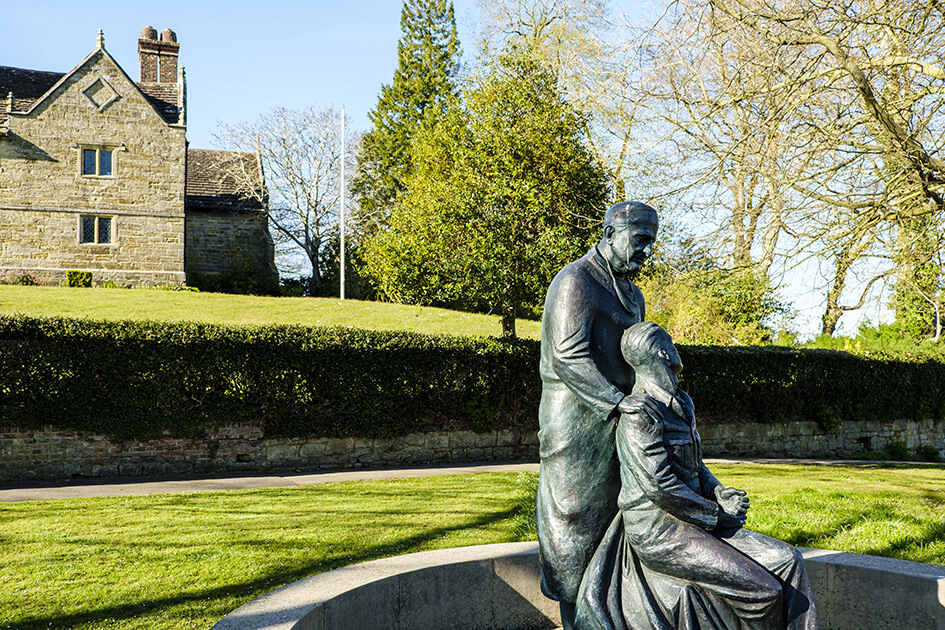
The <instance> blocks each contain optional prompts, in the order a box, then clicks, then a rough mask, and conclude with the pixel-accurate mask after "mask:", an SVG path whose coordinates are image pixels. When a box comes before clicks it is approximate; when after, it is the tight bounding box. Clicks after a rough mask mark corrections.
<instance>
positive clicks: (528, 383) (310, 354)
mask: <svg viewBox="0 0 945 630" xmlns="http://www.w3.org/2000/svg"><path fill="white" fill-rule="evenodd" d="M680 354H681V356H682V359H683V363H684V364H685V370H684V372H683V387H684V388H686V389H687V390H688V391H689V393H690V394H691V395H692V397H693V399H694V400H695V403H696V411H697V415H698V417H699V419H700V420H699V421H700V422H701V423H716V422H782V421H789V420H816V421H818V422H820V423H821V424H822V425H823V426H824V427H825V428H830V427H833V426H835V425H837V424H838V423H840V422H843V421H846V420H855V419H873V420H883V421H892V420H896V419H902V418H916V419H923V418H942V417H943V415H945V365H943V364H941V363H936V362H916V363H902V362H896V361H884V360H870V359H863V358H858V357H854V356H852V355H848V354H845V353H842V352H836V351H829V350H791V349H784V348H773V347H749V348H732V347H717V346H682V347H680ZM538 358H539V347H538V342H536V341H531V340H520V341H517V342H507V341H501V340H498V339H487V338H465V337H451V336H438V335H436V336H435V335H421V334H416V333H407V332H378V331H368V330H359V329H348V328H308V327H301V326H267V327H255V328H231V327H224V326H215V325H208V324H192V323H159V322H102V321H91V320H73V319H61V318H27V317H22V316H13V317H10V316H3V317H0V425H3V426H15V427H19V428H22V429H30V428H40V427H42V426H45V425H56V426H58V427H60V428H73V429H79V430H86V431H91V432H95V433H99V434H103V435H107V436H109V437H112V438H114V439H119V440H131V439H145V438H151V437H157V436H160V435H165V434H169V435H173V436H175V437H200V436H203V435H206V433H207V431H208V430H209V429H211V428H213V427H218V426H223V425H227V424H233V423H255V424H258V425H260V426H261V427H262V428H263V431H264V434H265V435H266V436H267V437H294V436H314V437H348V436H357V437H393V436H398V435H405V434H408V433H415V432H424V431H448V430H460V429H465V430H474V431H488V430H495V429H531V430H533V429H536V428H537V418H538V403H539V400H540V397H541V383H540V379H539V377H538Z"/></svg>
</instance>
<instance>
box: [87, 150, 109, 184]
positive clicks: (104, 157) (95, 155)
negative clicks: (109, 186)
mask: <svg viewBox="0 0 945 630" xmlns="http://www.w3.org/2000/svg"><path fill="white" fill-rule="evenodd" d="M82 174H83V175H95V176H99V177H108V176H111V174H112V150H111V149H82Z"/></svg>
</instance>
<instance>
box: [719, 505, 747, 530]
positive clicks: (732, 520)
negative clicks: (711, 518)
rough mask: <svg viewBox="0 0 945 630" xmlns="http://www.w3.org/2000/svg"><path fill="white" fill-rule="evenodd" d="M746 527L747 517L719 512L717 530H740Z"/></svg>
mask: <svg viewBox="0 0 945 630" xmlns="http://www.w3.org/2000/svg"><path fill="white" fill-rule="evenodd" d="M744 525H745V516H744V515H742V516H734V515H732V514H729V513H728V512H722V511H721V510H720V511H719V517H718V520H717V521H716V523H715V529H717V530H718V529H739V528H741V527H743V526H744Z"/></svg>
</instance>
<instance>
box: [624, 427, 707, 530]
mask: <svg viewBox="0 0 945 630" xmlns="http://www.w3.org/2000/svg"><path fill="white" fill-rule="evenodd" d="M662 432H663V431H662V423H660V422H652V421H650V420H649V419H648V418H647V417H646V416H645V415H644V414H638V413H634V414H625V415H622V416H621V417H620V421H619V423H618V425H617V454H618V455H619V457H620V466H621V468H622V469H624V470H628V471H629V472H630V474H631V475H632V477H633V479H634V480H635V481H636V482H637V484H638V485H639V487H640V488H641V490H642V491H643V493H644V494H645V495H646V496H647V498H649V499H650V500H651V501H652V502H653V503H654V504H656V505H657V506H658V507H660V508H662V509H663V510H665V511H666V512H668V513H669V514H671V515H672V516H675V517H676V518H678V519H679V520H681V521H685V522H687V523H692V524H693V525H698V526H699V527H702V528H703V529H706V530H713V529H715V527H716V525H717V523H718V515H719V506H718V504H717V503H716V502H715V501H714V500H709V499H707V498H705V497H703V496H700V495H699V494H697V493H696V492H693V491H692V489H690V488H689V486H687V485H686V484H684V483H683V482H681V481H680V480H679V478H678V477H676V475H675V474H674V473H673V471H672V467H671V466H670V462H669V454H668V453H667V452H666V446H665V445H664V444H663V436H662Z"/></svg>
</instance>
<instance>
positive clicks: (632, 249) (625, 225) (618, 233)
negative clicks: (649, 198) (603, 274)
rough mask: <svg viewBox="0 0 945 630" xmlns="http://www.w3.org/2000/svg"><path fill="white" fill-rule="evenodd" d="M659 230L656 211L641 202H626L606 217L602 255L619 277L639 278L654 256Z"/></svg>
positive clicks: (599, 247) (614, 208)
mask: <svg viewBox="0 0 945 630" xmlns="http://www.w3.org/2000/svg"><path fill="white" fill-rule="evenodd" d="M658 230H659V217H658V216H657V214H656V210H654V209H653V208H651V207H650V206H648V205H646V204H645V203H641V202H639V201H622V202H620V203H618V204H615V205H613V206H611V208H610V210H608V211H607V212H606V214H604V234H603V237H602V238H601V241H600V243H599V244H598V251H599V252H600V253H601V255H603V256H604V258H605V259H606V260H607V262H608V263H610V268H611V269H612V270H613V271H614V272H615V273H617V274H620V275H623V274H630V275H631V276H632V275H635V274H637V273H639V271H640V269H641V267H642V266H643V263H644V261H646V259H647V258H648V257H649V256H650V254H652V253H653V242H654V241H655V239H656V232H657V231H658Z"/></svg>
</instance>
